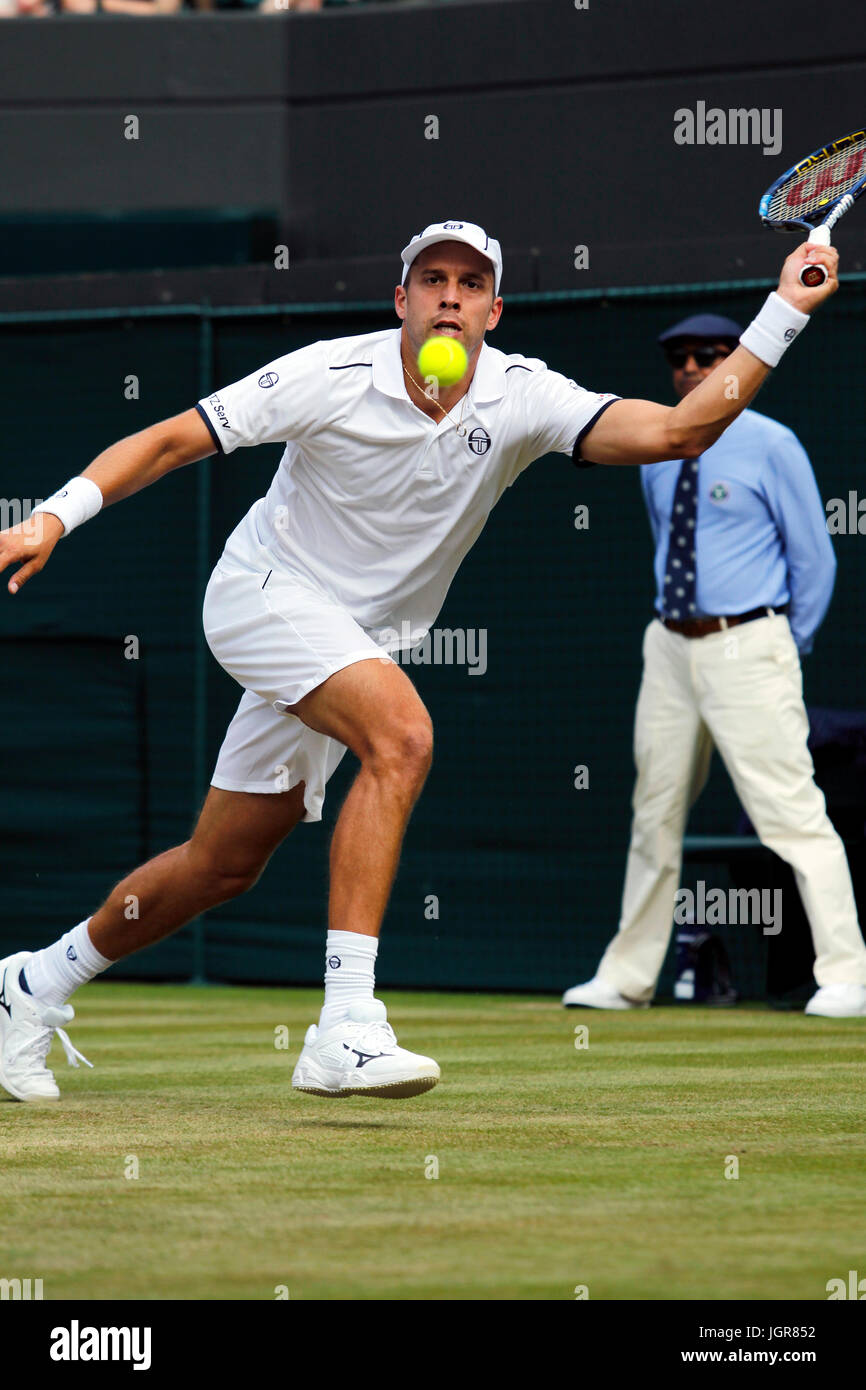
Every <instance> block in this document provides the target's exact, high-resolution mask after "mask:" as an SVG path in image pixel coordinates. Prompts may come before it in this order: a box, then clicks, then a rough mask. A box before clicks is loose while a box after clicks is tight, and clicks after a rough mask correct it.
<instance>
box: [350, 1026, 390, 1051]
mask: <svg viewBox="0 0 866 1390" xmlns="http://www.w3.org/2000/svg"><path fill="white" fill-rule="evenodd" d="M355 1041H356V1043H357V1044H358V1046H359V1047H361V1049H362V1051H363V1050H366V1048H369V1047H379V1048H395V1047H396V1046H397V1038H396V1036H395V1034H394V1029H393V1028H392V1027H391V1025H390V1023H386V1022H385V1020H384V1019H380V1018H376V1019H373V1021H372V1022H371V1023H364V1024H362V1025H361V1029H360V1032H359V1033H358V1034H357V1035H356V1039H355Z"/></svg>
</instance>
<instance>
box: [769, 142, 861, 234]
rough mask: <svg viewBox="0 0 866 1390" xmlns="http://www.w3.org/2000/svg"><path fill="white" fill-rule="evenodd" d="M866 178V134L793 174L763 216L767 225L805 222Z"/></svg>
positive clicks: (818, 214) (780, 187)
mask: <svg viewBox="0 0 866 1390" xmlns="http://www.w3.org/2000/svg"><path fill="white" fill-rule="evenodd" d="M864 177H866V131H860V132H859V133H858V134H857V135H855V136H853V137H849V138H848V139H847V140H846V141H845V143H844V146H843V148H842V149H839V150H836V151H835V153H832V154H828V155H825V156H819V157H818V158H817V159H815V161H814V163H812V164H809V165H807V166H806V167H801V169H800V171H799V172H797V171H794V172H793V173H792V174H791V175H790V177H789V178H787V179H786V180H785V182H784V183H782V184H780V186H779V187H778V188H777V189H776V191H775V193H774V194H773V197H772V199H771V200H770V205H769V207H768V208H767V211H766V213H765V214H764V216H765V218H766V219H767V220H768V221H773V222H787V221H790V220H791V219H793V218H796V219H797V220H798V221H806V220H809V219H810V218H812V217H815V216H816V214H817V220H818V221H820V220H821V219H822V218H823V217H824V215H825V213H826V211H827V208H828V207H830V206H831V205H832V204H833V203H836V202H838V201H839V199H840V198H842V197H844V196H845V194H846V193H848V192H850V190H851V189H852V188H856V187H857V185H858V184H860V183H862V181H863V179H864Z"/></svg>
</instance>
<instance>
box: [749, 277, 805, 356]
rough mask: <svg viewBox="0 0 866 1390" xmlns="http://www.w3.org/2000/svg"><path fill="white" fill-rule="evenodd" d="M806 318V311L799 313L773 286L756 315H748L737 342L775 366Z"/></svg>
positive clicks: (800, 330)
mask: <svg viewBox="0 0 866 1390" xmlns="http://www.w3.org/2000/svg"><path fill="white" fill-rule="evenodd" d="M808 322H809V315H808V314H802V313H801V312H800V310H799V309H795V308H794V306H793V304H789V303H788V301H787V299H783V298H782V296H781V295H780V294H776V291H775V290H773V293H772V294H771V295H768V296H767V302H766V304H765V305H764V307H763V309H762V310H761V312H760V313H759V314H758V317H757V318H756V319H752V322H751V323H750V324H749V326H748V328H747V329H746V331H745V333H744V334H743V336H742V337H741V338H740V343H741V344H742V346H743V347H744V348H748V349H749V352H753V353H754V354H755V356H756V357H757V358H759V360H760V361H761V362H765V363H766V364H767V366H768V367H775V366H776V365H777V364H778V362H779V361H780V359H781V356H782V353H783V352H784V351H785V348H787V347H790V346H791V343H792V342H793V341H794V339H795V338H796V337H797V335H798V334H799V333H801V332H802V330H803V329H804V328H805V327H806V324H807V323H808Z"/></svg>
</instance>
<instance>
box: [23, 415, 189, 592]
mask: <svg viewBox="0 0 866 1390" xmlns="http://www.w3.org/2000/svg"><path fill="white" fill-rule="evenodd" d="M214 453H216V449H215V448H214V443H213V440H212V438H211V435H210V431H209V430H208V428H207V425H206V424H205V423H204V420H203V419H202V418H201V416H200V415H199V413H198V411H197V410H186V411H184V412H183V414H182V415H175V416H173V417H172V418H171V419H169V420H162V421H160V422H159V424H156V425H151V426H150V428H149V429H146V430H142V431H141V432H140V433H139V434H131V435H129V436H128V437H127V438H126V439H120V440H118V442H117V443H116V444H112V445H111V447H110V448H108V449H106V450H104V452H103V453H101V454H99V455H98V457H97V458H95V459H94V460H93V462H92V463H91V464H90V465H89V466H88V467H87V468H85V470H84V472H83V473H82V474H81V475H80V477H79V478H73V479H71V480H70V482H69V483H67V484H66V487H65V488H62V489H61V490H60V492H58V493H55V495H54V498H53V499H52V498H47V499H46V501H45V502H43V503H42V504H41V506H40V509H38V510H34V512H33V513H32V514H31V515H30V516H29V517H28V518H27V520H26V521H24V522H22V523H21V524H20V525H19V526H12V527H10V529H9V530H8V531H0V573H2V572H3V570H5V569H8V568H9V566H10V565H18V566H20V568H18V569H17V570H15V572H14V573H13V574H12V575H11V577H10V578H9V580H8V583H7V588H8V590H9V593H10V594H16V593H17V592H18V590H19V589H20V588H21V586H22V585H23V584H26V583H27V580H28V579H31V578H32V577H33V575H34V574H38V573H39V571H40V570H41V569H44V568H45V565H46V564H47V562H48V559H49V557H50V555H51V552H52V550H53V549H54V547H55V545H56V544H57V542H58V541H59V540H60V539H61V537H62V536H65V535H68V534H69V531H71V530H72V529H73V528H74V527H75V526H76V525H79V524H80V522H81V521H86V520H87V519H88V517H89V516H93V515H95V514H96V512H97V511H101V510H102V508H103V507H110V506H111V504H112V503H113V502H120V501H122V500H123V498H124V497H131V496H132V495H133V493H135V492H141V490H142V488H145V487H149V486H150V484H151V483H155V482H156V481H157V480H158V479H159V478H162V477H164V476H165V474H166V473H171V472H173V470H174V469H175V468H182V467H183V466H184V464H187V463H195V462H196V461H197V460H198V459H203V458H207V457H208V455H209V454H214ZM53 508H56V509H57V510H56V511H55V510H53Z"/></svg>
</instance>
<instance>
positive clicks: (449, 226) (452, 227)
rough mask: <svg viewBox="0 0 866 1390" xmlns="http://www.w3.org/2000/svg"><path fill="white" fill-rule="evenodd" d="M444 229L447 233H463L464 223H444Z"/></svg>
mask: <svg viewBox="0 0 866 1390" xmlns="http://www.w3.org/2000/svg"><path fill="white" fill-rule="evenodd" d="M442 227H443V230H444V231H446V232H462V231H463V223H462V222H443V223H442Z"/></svg>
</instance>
